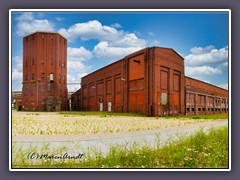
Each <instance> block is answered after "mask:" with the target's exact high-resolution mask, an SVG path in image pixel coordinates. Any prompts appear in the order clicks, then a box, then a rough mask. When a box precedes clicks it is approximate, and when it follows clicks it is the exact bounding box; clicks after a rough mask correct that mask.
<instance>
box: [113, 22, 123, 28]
mask: <svg viewBox="0 0 240 180" xmlns="http://www.w3.org/2000/svg"><path fill="white" fill-rule="evenodd" d="M111 27H113V28H122V25H121V24H119V23H115V24H111Z"/></svg>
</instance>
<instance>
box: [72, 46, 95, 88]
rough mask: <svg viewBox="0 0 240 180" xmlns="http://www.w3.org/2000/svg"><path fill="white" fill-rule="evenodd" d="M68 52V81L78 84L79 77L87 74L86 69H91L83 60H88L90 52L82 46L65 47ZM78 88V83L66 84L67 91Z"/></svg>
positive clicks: (90, 56)
mask: <svg viewBox="0 0 240 180" xmlns="http://www.w3.org/2000/svg"><path fill="white" fill-rule="evenodd" d="M67 54H68V67H67V70H68V75H67V81H68V83H71V82H74V83H79V84H80V79H81V77H83V76H85V75H87V73H88V71H89V70H90V69H91V67H90V66H86V65H85V64H84V63H83V61H87V60H90V59H91V58H92V53H91V52H90V51H88V50H87V49H85V48H84V47H79V48H71V47H68V48H67ZM79 88H80V85H68V90H69V91H76V90H77V89H79Z"/></svg>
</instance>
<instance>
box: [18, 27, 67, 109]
mask: <svg viewBox="0 0 240 180" xmlns="http://www.w3.org/2000/svg"><path fill="white" fill-rule="evenodd" d="M51 74H52V75H53V76H52V77H53V81H50V76H51ZM22 92H23V106H24V109H25V110H67V106H68V104H67V40H66V39H65V38H64V37H62V36H61V35H60V34H58V33H49V32H36V33H33V34H30V35H28V36H25V37H24V38H23V88H22Z"/></svg>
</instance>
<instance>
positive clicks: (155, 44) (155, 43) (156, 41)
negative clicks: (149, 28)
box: [148, 40, 160, 46]
mask: <svg viewBox="0 0 240 180" xmlns="http://www.w3.org/2000/svg"><path fill="white" fill-rule="evenodd" d="M159 44H160V42H159V41H158V40H153V41H151V42H149V43H148V45H149V46H159Z"/></svg>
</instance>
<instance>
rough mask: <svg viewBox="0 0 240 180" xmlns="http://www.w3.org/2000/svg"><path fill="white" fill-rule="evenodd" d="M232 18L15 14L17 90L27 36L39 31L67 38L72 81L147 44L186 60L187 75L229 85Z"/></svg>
mask: <svg viewBox="0 0 240 180" xmlns="http://www.w3.org/2000/svg"><path fill="white" fill-rule="evenodd" d="M228 18H229V17H228V12H160V11H159V12H116V11H114V12H12V19H11V23H12V90H21V88H22V85H21V82H22V55H23V53H22V38H23V36H25V35H27V34H29V33H32V32H35V31H56V32H59V33H60V34H62V35H63V36H65V37H66V38H67V39H68V50H67V51H68V82H69V83H70V82H80V78H81V77H82V76H84V75H87V74H88V73H90V72H93V71H95V70H97V69H99V68H101V67H103V66H105V65H107V64H110V63H112V62H114V61H117V60H119V59H121V58H123V57H124V56H126V55H128V54H130V53H132V52H135V51H137V50H140V49H142V48H144V47H151V46H160V47H169V48H173V49H174V50H175V51H177V52H178V53H179V54H180V55H181V56H182V57H184V58H185V75H187V76H190V77H193V78H197V79H199V80H202V81H205V82H208V83H211V84H214V85H217V86H220V87H222V88H225V89H227V88H228V43H229V40H228V37H229V34H228V33H229V32H228V31H229V22H228ZM77 89H79V86H74V85H69V86H68V90H69V91H75V90H77Z"/></svg>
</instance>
